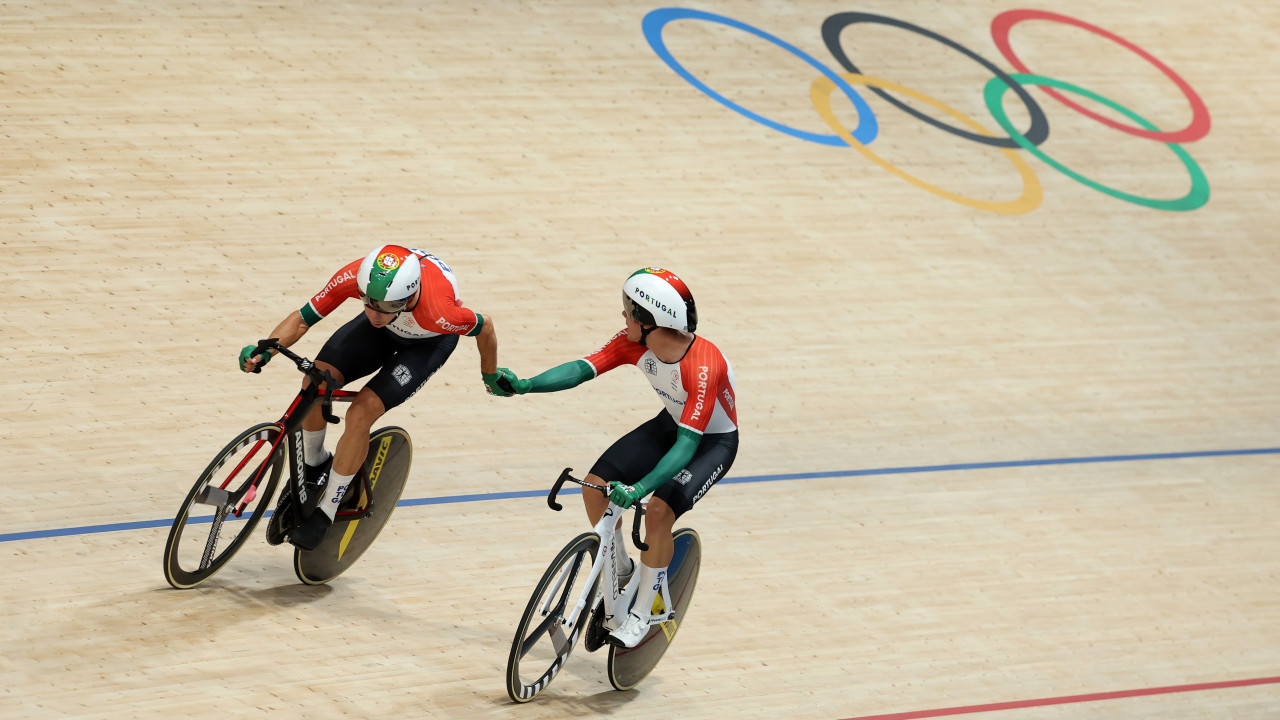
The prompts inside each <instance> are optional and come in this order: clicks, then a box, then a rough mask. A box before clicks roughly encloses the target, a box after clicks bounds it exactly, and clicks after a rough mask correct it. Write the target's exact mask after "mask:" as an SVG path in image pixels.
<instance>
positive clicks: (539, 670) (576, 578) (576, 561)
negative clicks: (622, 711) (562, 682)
mask: <svg viewBox="0 0 1280 720" xmlns="http://www.w3.org/2000/svg"><path fill="white" fill-rule="evenodd" d="M599 544H600V543H599V540H598V539H597V538H596V536H595V535H594V534H593V533H588V534H586V535H583V536H581V537H579V538H578V539H577V540H575V541H574V542H573V543H570V545H569V546H568V547H566V548H565V550H564V551H562V552H561V554H560V556H559V557H557V559H556V561H555V562H554V563H552V565H551V567H548V568H547V571H546V572H545V573H544V574H543V576H542V580H541V581H540V582H539V583H538V586H537V588H536V589H535V590H534V593H533V597H531V598H530V599H529V604H528V606H527V607H526V608H525V612H524V615H523V617H521V620H520V625H519V627H518V629H517V630H516V636H515V639H514V640H513V642H512V644H511V656H510V658H509V659H508V663H507V693H508V694H509V695H510V696H511V699H512V700H515V701H516V702H528V701H529V700H532V699H533V698H535V697H537V696H538V694H539V693H541V692H542V691H543V690H545V689H546V688H547V686H548V685H549V684H551V681H552V680H553V679H554V678H555V676H556V675H557V674H559V672H560V671H561V670H562V669H564V665H565V663H566V662H567V661H568V659H569V654H570V653H572V652H573V648H574V647H575V646H576V645H577V642H578V638H579V637H581V635H582V632H583V629H584V628H585V627H586V624H587V619H588V617H589V616H590V612H591V606H590V603H588V605H587V606H586V607H585V608H583V610H582V612H581V613H580V615H579V617H578V619H577V622H576V623H575V625H574V626H573V627H572V628H569V627H566V626H565V625H564V624H563V620H564V615H565V614H567V613H570V612H572V610H573V606H574V604H575V603H576V601H577V598H578V594H579V593H581V591H582V587H583V584H584V583H586V581H587V578H588V576H589V575H590V573H591V564H592V561H593V559H594V556H595V553H596V550H597V548H598V547H599ZM544 607H546V608H548V612H547V614H546V615H543V614H542V609H543V608H544Z"/></svg>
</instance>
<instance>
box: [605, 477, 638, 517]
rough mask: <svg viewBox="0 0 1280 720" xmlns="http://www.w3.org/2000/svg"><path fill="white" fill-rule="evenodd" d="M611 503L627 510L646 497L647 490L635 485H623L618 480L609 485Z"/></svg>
mask: <svg viewBox="0 0 1280 720" xmlns="http://www.w3.org/2000/svg"><path fill="white" fill-rule="evenodd" d="M609 488H610V490H609V502H611V503H613V504H614V505H617V506H618V507H620V508H622V509H623V510H626V509H627V508H629V507H631V506H632V505H634V504H636V503H637V502H639V501H640V498H643V497H644V496H645V494H646V493H645V490H644V488H642V487H637V486H635V485H623V484H622V483H620V482H618V481H617V480H613V481H611V482H610V483H609Z"/></svg>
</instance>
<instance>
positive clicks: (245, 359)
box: [240, 345, 271, 372]
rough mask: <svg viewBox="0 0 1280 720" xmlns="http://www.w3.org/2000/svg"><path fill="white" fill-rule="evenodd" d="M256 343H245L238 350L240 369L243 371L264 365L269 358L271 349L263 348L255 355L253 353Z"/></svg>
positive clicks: (249, 370) (250, 370) (251, 370)
mask: <svg viewBox="0 0 1280 720" xmlns="http://www.w3.org/2000/svg"><path fill="white" fill-rule="evenodd" d="M256 347H258V346H257V345H245V346H244V347H243V348H242V349H241V350H240V369H241V370H242V371H244V372H253V371H254V370H257V369H258V368H260V367H262V366H263V365H266V364H267V363H268V362H269V361H270V360H271V351H269V350H263V351H262V352H260V353H258V354H257V355H254V354H253V351H254V349H255V348H256Z"/></svg>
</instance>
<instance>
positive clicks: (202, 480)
mask: <svg viewBox="0 0 1280 720" xmlns="http://www.w3.org/2000/svg"><path fill="white" fill-rule="evenodd" d="M280 432H281V430H280V426H278V425H276V424H275V423H261V424H259V425H254V426H253V427H251V428H249V429H247V430H245V431H244V432H241V433H240V434H239V435H237V436H236V437H235V439H233V440H232V441H231V442H229V443H227V445H226V446H225V447H223V448H222V450H221V451H219V452H218V454H217V455H215V456H214V458H213V460H212V461H210V462H209V464H208V465H207V466H206V467H205V469H204V471H203V472H201V473H200V477H199V478H198V479H197V480H196V482H195V485H193V486H192V487H191V491H190V492H188V493H187V497H186V499H184V500H183V501H182V506H181V507H180V508H179V509H178V514H177V515H176V516H175V517H174V519H173V525H172V526H171V527H170V528H169V539H168V540H167V541H165V546H164V577H165V580H167V581H168V582H169V584H170V585H172V586H173V587H175V588H178V589H179V590H186V589H189V588H193V587H195V586H196V585H199V584H200V583H202V582H204V581H205V580H207V579H209V577H210V576H212V575H213V574H214V573H216V572H218V570H221V569H222V566H224V565H226V564H227V562H228V561H230V560H231V558H232V557H233V556H234V555H235V554H236V552H237V551H238V550H239V549H240V547H241V546H243V545H244V543H245V540H247V539H248V538H249V536H250V535H252V534H253V529H254V527H256V526H257V524H258V521H259V520H261V519H262V516H263V514H264V513H265V512H266V511H267V508H268V506H270V505H271V498H272V495H273V494H274V493H275V489H276V483H277V482H278V481H279V479H280V473H281V471H282V470H283V468H284V460H285V458H284V452H283V447H284V445H283V443H282V444H281V445H280V446H279V447H277V448H276V451H275V452H274V453H271V454H270V455H266V456H259V455H258V454H257V453H258V452H260V451H261V450H262V449H266V450H267V452H270V447H271V445H272V444H273V443H274V442H275V441H276V439H277V437H278V436H279V435H280ZM251 446H252V447H253V451H252V452H251V453H250V454H249V455H248V456H246V457H245V458H243V459H242V460H241V461H240V462H239V463H237V464H236V465H235V466H234V469H232V470H231V472H230V474H229V475H228V476H227V477H225V478H224V477H222V476H221V474H220V473H221V471H222V470H223V469H224V468H227V467H228V465H231V462H230V461H231V460H232V459H233V458H235V457H236V456H237V455H240V454H241V453H242V452H243V451H245V450H246V449H248V448H250V447H251ZM250 459H254V460H256V462H253V463H252V464H250V463H249V462H248V460H250ZM264 464H270V468H269V469H268V471H267V480H266V483H265V485H262V483H259V487H257V488H256V489H255V490H254V491H253V494H252V495H251V497H250V500H248V501H247V502H245V504H244V507H243V508H241V513H240V516H239V517H240V519H241V520H242V521H243V524H242V526H241V527H240V528H238V530H237V531H236V533H235V536H234V538H233V539H232V540H231V542H230V543H229V544H227V545H225V546H224V547H223V548H222V550H221V551H219V550H218V544H219V541H220V540H221V539H222V531H223V529H224V527H225V526H226V524H227V517H228V515H229V514H230V513H231V512H232V509H233V507H232V505H233V504H234V500H235V499H236V496H237V495H238V494H239V493H241V492H243V491H244V489H245V485H244V483H247V481H248V480H249V478H251V477H252V476H253V474H254V472H255V471H256V470H257V468H260V467H262V466H263V465H264ZM237 479H239V480H240V484H239V485H237V486H236V487H235V488H233V489H231V490H224V489H222V487H221V486H222V485H228V486H229V484H230V483H231V482H232V481H235V480H237ZM246 494H247V493H246ZM197 505H212V506H213V507H215V508H217V509H216V510H215V512H214V514H213V515H212V516H207V517H198V518H197V517H192V515H191V511H192V510H193V509H194V508H195V506H197ZM251 506H252V510H249V508H250V507H251ZM245 511H249V512H248V518H247V519H245V518H244V513H245ZM206 523H207V524H208V525H209V534H208V535H207V536H206V537H204V539H203V541H202V542H185V543H184V534H186V533H187V531H188V530H191V529H193V528H195V527H197V526H201V525H204V524H206ZM186 539H187V540H188V541H190V540H192V538H191V537H190V536H189V535H188V537H187V538H186ZM189 550H196V551H198V557H199V560H198V562H197V563H195V567H194V569H192V568H191V567H190V566H191V565H192V563H191V562H189V560H190V559H191V558H190V557H188V555H189V554H190V553H189Z"/></svg>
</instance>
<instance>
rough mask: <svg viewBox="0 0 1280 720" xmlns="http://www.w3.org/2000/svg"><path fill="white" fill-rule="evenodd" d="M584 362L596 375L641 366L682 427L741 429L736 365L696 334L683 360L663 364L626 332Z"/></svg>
mask: <svg viewBox="0 0 1280 720" xmlns="http://www.w3.org/2000/svg"><path fill="white" fill-rule="evenodd" d="M583 360H586V361H587V364H589V365H591V367H592V369H594V370H595V373H596V377H599V376H600V375H603V374H604V373H607V372H609V371H610V370H612V369H614V368H616V367H618V366H620V365H635V366H636V367H638V368H640V371H641V372H643V373H644V376H645V378H646V379H648V381H649V384H650V385H652V386H653V389H654V391H655V392H657V393H658V397H660V398H662V402H663V404H665V405H666V406H667V412H669V413H671V417H673V418H675V421H676V422H677V423H678V424H679V425H680V426H681V427H686V428H689V429H690V430H694V431H696V432H699V433H726V432H732V431H734V430H737V429H738V408H737V399H736V395H735V392H734V388H733V367H732V366H731V365H729V361H728V360H726V359H725V357H724V354H723V353H721V352H720V348H717V347H716V346H715V345H712V344H711V342H710V341H708V340H704V339H703V338H701V337H696V336H695V337H694V339H693V344H692V345H690V346H689V350H688V352H686V353H685V354H684V357H682V358H680V360H679V362H674V363H664V362H662V361H661V360H659V359H658V357H657V356H656V355H654V354H653V351H652V350H650V349H648V348H646V347H645V346H643V345H641V344H640V343H633V342H631V341H630V340H628V339H627V331H626V330H623V331H621V332H619V333H618V334H617V335H614V336H613V339H611V340H610V341H609V342H608V343H607V344H605V346H604V347H602V348H600V349H599V350H597V351H595V352H593V353H591V354H590V355H588V356H586V357H585V358H583Z"/></svg>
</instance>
